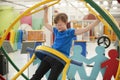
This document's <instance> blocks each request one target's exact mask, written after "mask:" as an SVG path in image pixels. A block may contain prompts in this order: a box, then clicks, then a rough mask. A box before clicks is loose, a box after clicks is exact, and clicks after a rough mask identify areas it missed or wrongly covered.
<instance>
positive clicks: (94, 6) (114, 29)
mask: <svg viewBox="0 0 120 80" xmlns="http://www.w3.org/2000/svg"><path fill="white" fill-rule="evenodd" d="M85 1H86V2H87V3H89V4H90V5H91V6H92V7H93V8H94V9H95V10H96V11H97V12H98V13H99V14H100V15H101V16H102V17H103V18H104V19H105V20H106V21H107V22H108V24H109V25H110V26H111V28H112V29H113V31H114V32H115V34H116V35H117V37H118V39H119V40H120V30H119V29H118V27H117V25H116V24H115V23H114V22H113V21H112V19H111V18H110V17H109V16H108V15H107V14H106V13H105V12H104V11H103V10H102V9H101V8H100V7H99V6H98V5H97V4H96V3H95V2H94V1H92V0H85Z"/></svg>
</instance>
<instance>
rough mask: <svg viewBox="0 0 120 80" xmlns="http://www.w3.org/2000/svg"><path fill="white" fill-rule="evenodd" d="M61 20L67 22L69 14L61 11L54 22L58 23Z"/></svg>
mask: <svg viewBox="0 0 120 80" xmlns="http://www.w3.org/2000/svg"><path fill="white" fill-rule="evenodd" d="M59 20H61V21H63V22H64V23H67V22H68V16H67V15H66V14H65V13H59V14H58V15H56V16H55V18H54V23H55V24H57V23H58V21H59Z"/></svg>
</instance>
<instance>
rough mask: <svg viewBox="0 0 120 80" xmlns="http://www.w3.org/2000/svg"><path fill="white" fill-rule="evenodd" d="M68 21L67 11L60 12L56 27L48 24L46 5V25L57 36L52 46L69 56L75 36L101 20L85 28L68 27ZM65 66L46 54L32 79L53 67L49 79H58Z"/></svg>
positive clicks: (39, 77)
mask: <svg viewBox="0 0 120 80" xmlns="http://www.w3.org/2000/svg"><path fill="white" fill-rule="evenodd" d="M67 22H68V17H67V15H66V14H65V13H59V14H58V15H57V16H56V17H55V19H54V23H55V24H56V27H52V26H51V25H50V24H48V7H46V6H45V7H44V25H45V27H46V28H47V29H48V30H50V31H51V32H53V33H54V36H55V39H54V43H53V45H52V48H54V49H56V50H58V51H60V52H62V53H63V54H65V55H66V56H67V57H69V53H70V48H71V45H72V40H73V37H74V36H75V35H80V34H82V33H85V32H87V31H89V30H90V29H92V28H93V27H95V26H96V25H97V24H98V23H99V20H96V21H95V22H94V23H92V24H90V25H89V26H88V27H86V28H83V29H71V28H70V29H67V26H66V25H67ZM63 68H64V65H63V64H62V63H61V62H59V61H58V60H56V59H53V58H51V57H49V56H46V57H44V59H43V60H42V61H41V64H40V66H39V67H38V69H37V70H36V72H35V74H34V75H33V77H32V78H31V79H30V80H40V79H41V78H42V77H43V76H44V74H45V73H46V72H47V71H48V70H49V69H51V72H50V75H49V77H48V80H57V78H58V76H59V74H60V73H61V72H62V70H63Z"/></svg>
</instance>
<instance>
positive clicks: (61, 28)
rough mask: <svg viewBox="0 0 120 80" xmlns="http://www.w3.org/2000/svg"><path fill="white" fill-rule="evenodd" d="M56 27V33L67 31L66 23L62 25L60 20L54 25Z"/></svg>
mask: <svg viewBox="0 0 120 80" xmlns="http://www.w3.org/2000/svg"><path fill="white" fill-rule="evenodd" d="M56 27H57V29H58V31H65V30H66V29H67V26H66V23H64V22H63V21H61V20H59V21H58V23H57V24H56Z"/></svg>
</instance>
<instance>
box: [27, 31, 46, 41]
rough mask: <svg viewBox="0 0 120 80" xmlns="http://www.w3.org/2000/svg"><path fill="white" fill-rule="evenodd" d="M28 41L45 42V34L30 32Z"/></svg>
mask: <svg viewBox="0 0 120 80" xmlns="http://www.w3.org/2000/svg"><path fill="white" fill-rule="evenodd" d="M27 40H28V41H37V42H43V41H45V34H44V32H43V31H41V30H31V31H28V38H27Z"/></svg>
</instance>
